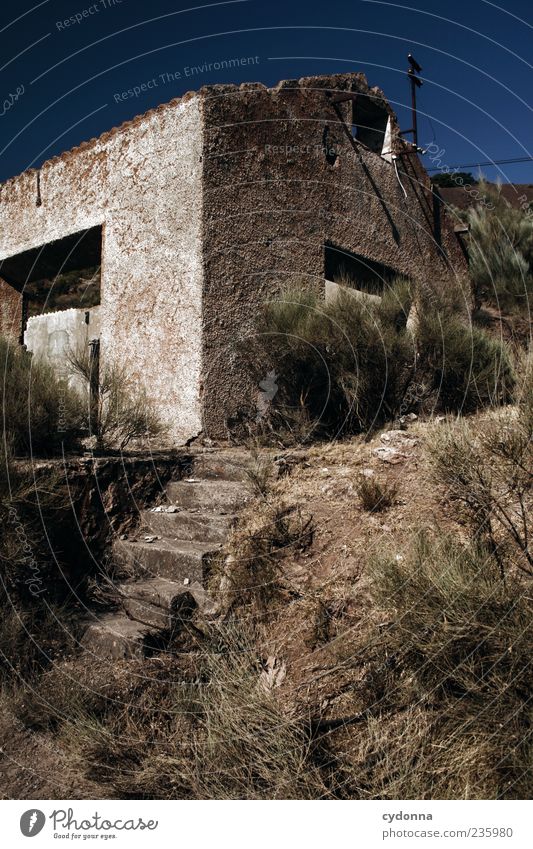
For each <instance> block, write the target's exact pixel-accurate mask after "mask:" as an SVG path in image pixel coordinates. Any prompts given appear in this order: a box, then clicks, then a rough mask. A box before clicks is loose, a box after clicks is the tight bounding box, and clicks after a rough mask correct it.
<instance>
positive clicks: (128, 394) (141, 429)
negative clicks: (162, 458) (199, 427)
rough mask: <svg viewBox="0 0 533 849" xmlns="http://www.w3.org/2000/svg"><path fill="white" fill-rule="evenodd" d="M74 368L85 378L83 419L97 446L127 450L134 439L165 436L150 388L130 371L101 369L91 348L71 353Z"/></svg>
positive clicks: (118, 367) (74, 370)
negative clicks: (135, 380)
mask: <svg viewBox="0 0 533 849" xmlns="http://www.w3.org/2000/svg"><path fill="white" fill-rule="evenodd" d="M69 360H70V370H71V372H72V374H74V375H76V376H77V377H79V378H81V379H82V381H83V386H84V390H83V394H84V398H83V401H84V403H83V411H84V414H83V422H84V427H85V428H86V430H87V431H88V432H89V434H90V436H92V437H94V438H95V441H96V448H97V449H98V450H106V449H110V448H117V449H118V450H119V451H123V450H124V449H125V448H126V447H127V446H128V445H129V444H130V442H132V441H135V440H142V439H152V438H154V437H157V436H161V435H162V434H163V432H164V427H163V425H162V423H161V422H160V420H159V418H158V416H157V415H156V412H155V410H154V406H153V404H152V402H151V401H150V399H149V397H148V393H147V392H146V390H145V389H144V388H142V387H140V386H134V385H132V382H131V380H130V378H129V375H128V373H127V370H126V369H124V368H122V367H120V366H115V365H107V366H105V368H104V369H103V370H102V371H100V370H99V368H98V365H97V361H96V360H95V359H93V358H92V357H91V354H90V351H89V349H88V347H85V348H82V349H80V350H77V351H72V352H70V356H69Z"/></svg>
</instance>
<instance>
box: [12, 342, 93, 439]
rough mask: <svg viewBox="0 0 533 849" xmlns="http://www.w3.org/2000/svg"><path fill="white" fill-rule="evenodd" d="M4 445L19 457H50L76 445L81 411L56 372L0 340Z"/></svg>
mask: <svg viewBox="0 0 533 849" xmlns="http://www.w3.org/2000/svg"><path fill="white" fill-rule="evenodd" d="M0 374H1V388H0V406H1V409H2V415H3V424H2V435H3V443H4V444H7V445H8V446H10V448H11V450H12V451H13V452H14V453H15V454H17V455H32V454H33V455H37V456H49V455H51V454H54V453H57V452H58V451H59V450H60V449H61V448H62V447H66V448H69V447H70V446H73V445H75V444H76V438H77V436H78V435H79V433H80V428H81V426H82V409H81V404H80V402H79V399H78V397H77V396H76V394H75V393H74V392H73V391H72V390H71V389H69V388H68V386H67V384H66V382H65V381H63V380H60V379H59V378H58V377H57V376H56V375H55V373H54V371H53V369H52V368H51V367H50V366H49V365H47V364H46V363H45V362H43V361H42V360H39V359H36V358H34V357H32V355H31V354H29V353H28V352H27V351H25V350H24V349H23V348H22V347H21V346H18V345H13V344H12V343H10V342H8V341H7V340H6V339H4V338H3V337H0Z"/></svg>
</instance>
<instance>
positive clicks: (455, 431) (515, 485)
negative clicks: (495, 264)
mask: <svg viewBox="0 0 533 849" xmlns="http://www.w3.org/2000/svg"><path fill="white" fill-rule="evenodd" d="M520 371H521V373H522V379H521V384H520V386H519V387H517V388H516V391H515V400H516V402H517V404H516V406H515V407H512V408H507V409H505V410H501V411H499V412H498V413H497V414H496V413H494V414H493V415H492V416H491V417H490V418H487V419H485V421H484V422H483V423H480V422H476V424H475V425H474V424H472V423H470V422H463V421H459V422H457V423H455V424H452V425H449V426H447V427H444V428H443V429H442V430H440V431H437V432H436V433H435V436H434V438H433V440H432V442H430V445H429V454H430V459H431V462H432V465H433V470H434V473H435V476H436V479H437V480H438V481H439V482H441V483H443V484H444V485H445V486H446V488H447V490H448V493H449V495H450V497H451V498H452V499H453V500H454V502H455V503H456V504H457V505H458V506H460V507H461V508H462V511H463V514H464V516H465V518H466V519H467V520H468V521H469V522H470V525H471V528H472V532H473V534H474V537H475V538H477V539H479V540H481V541H483V543H484V544H485V545H487V546H488V547H489V548H490V550H491V551H492V552H493V553H494V556H495V557H496V559H497V560H498V562H499V564H500V569H501V571H502V574H503V572H504V571H505V565H506V562H510V563H512V564H513V565H515V566H516V567H518V568H519V569H520V570H522V571H523V572H524V573H525V574H527V575H529V576H531V577H533V553H532V552H531V551H530V539H531V534H532V533H533V525H532V521H531V516H532V508H533V449H532V445H533V358H532V357H531V356H528V357H525V356H524V357H523V359H522V362H521V369H520Z"/></svg>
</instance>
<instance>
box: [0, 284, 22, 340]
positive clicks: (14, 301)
mask: <svg viewBox="0 0 533 849" xmlns="http://www.w3.org/2000/svg"><path fill="white" fill-rule="evenodd" d="M21 333H22V295H21V293H20V292H17V290H16V289H13V287H12V286H10V285H9V284H8V283H6V282H5V280H2V278H1V277H0V335H2V336H4V337H5V338H6V339H9V340H10V341H11V342H15V343H16V342H19V341H20V336H21Z"/></svg>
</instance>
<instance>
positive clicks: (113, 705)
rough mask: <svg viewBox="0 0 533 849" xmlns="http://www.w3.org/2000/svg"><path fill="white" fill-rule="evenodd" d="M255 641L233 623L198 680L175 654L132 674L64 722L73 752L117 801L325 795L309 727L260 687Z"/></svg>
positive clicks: (216, 640)
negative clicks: (119, 691) (100, 702)
mask: <svg viewBox="0 0 533 849" xmlns="http://www.w3.org/2000/svg"><path fill="white" fill-rule="evenodd" d="M254 642H255V641H254V639H253V638H252V637H250V635H247V634H244V635H243V634H242V632H237V631H236V630H235V629H234V628H232V627H227V628H225V629H224V630H218V631H217V632H215V633H213V635H212V643H211V646H210V647H209V650H207V651H206V652H205V653H203V654H202V655H201V656H200V657H198V658H197V659H196V664H197V673H198V674H197V675H196V676H195V677H194V678H192V679H191V678H189V680H185V679H184V677H183V671H182V670H181V669H180V668H179V666H177V665H176V663H175V661H174V660H173V659H172V658H168V659H167V660H166V661H164V662H159V663H157V662H155V661H152V663H151V666H149V667H148V670H147V668H146V667H144V673H143V674H140V672H141V670H140V669H139V670H137V672H138V673H139V674H138V676H137V677H134V676H133V675H131V674H130V676H129V678H128V679H127V681H125V682H124V685H123V692H122V696H119V695H118V694H117V693H115V695H114V698H113V699H106V700H105V704H104V705H99V706H97V705H95V703H94V702H93V703H92V704H91V705H90V706H89V708H88V709H85V710H82V711H81V712H78V715H76V716H75V717H74V719H73V720H72V721H71V722H69V723H67V724H66V725H64V726H63V730H62V732H61V733H62V739H63V742H64V744H65V745H66V746H67V747H68V749H69V750H70V752H71V757H72V758H73V759H74V761H75V762H76V763H77V764H79V766H80V768H81V769H83V770H84V772H85V773H86V775H87V776H88V777H91V778H95V779H96V780H98V781H100V782H102V783H104V784H106V785H107V786H109V787H110V788H111V789H112V791H113V793H114V794H116V795H117V796H118V797H120V798H149V799H150V798H153V799H175V798H183V799H301V798H317V797H320V796H322V795H325V794H326V793H327V788H326V787H325V786H324V783H323V781H322V779H321V776H320V773H319V771H318V769H317V767H316V766H315V765H314V763H313V760H312V752H311V744H310V741H309V735H308V733H307V731H306V726H305V723H304V722H303V721H302V718H301V717H297V716H294V715H292V714H287V713H285V712H284V710H283V708H282V706H281V703H280V702H279V700H278V699H277V698H276V694H275V691H274V690H273V689H271V688H269V687H268V686H265V685H264V682H263V674H262V673H263V669H264V665H263V662H262V660H261V658H260V656H258V654H257V650H256V649H255V647H254ZM147 672H149V674H147ZM117 696H118V697H117Z"/></svg>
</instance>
